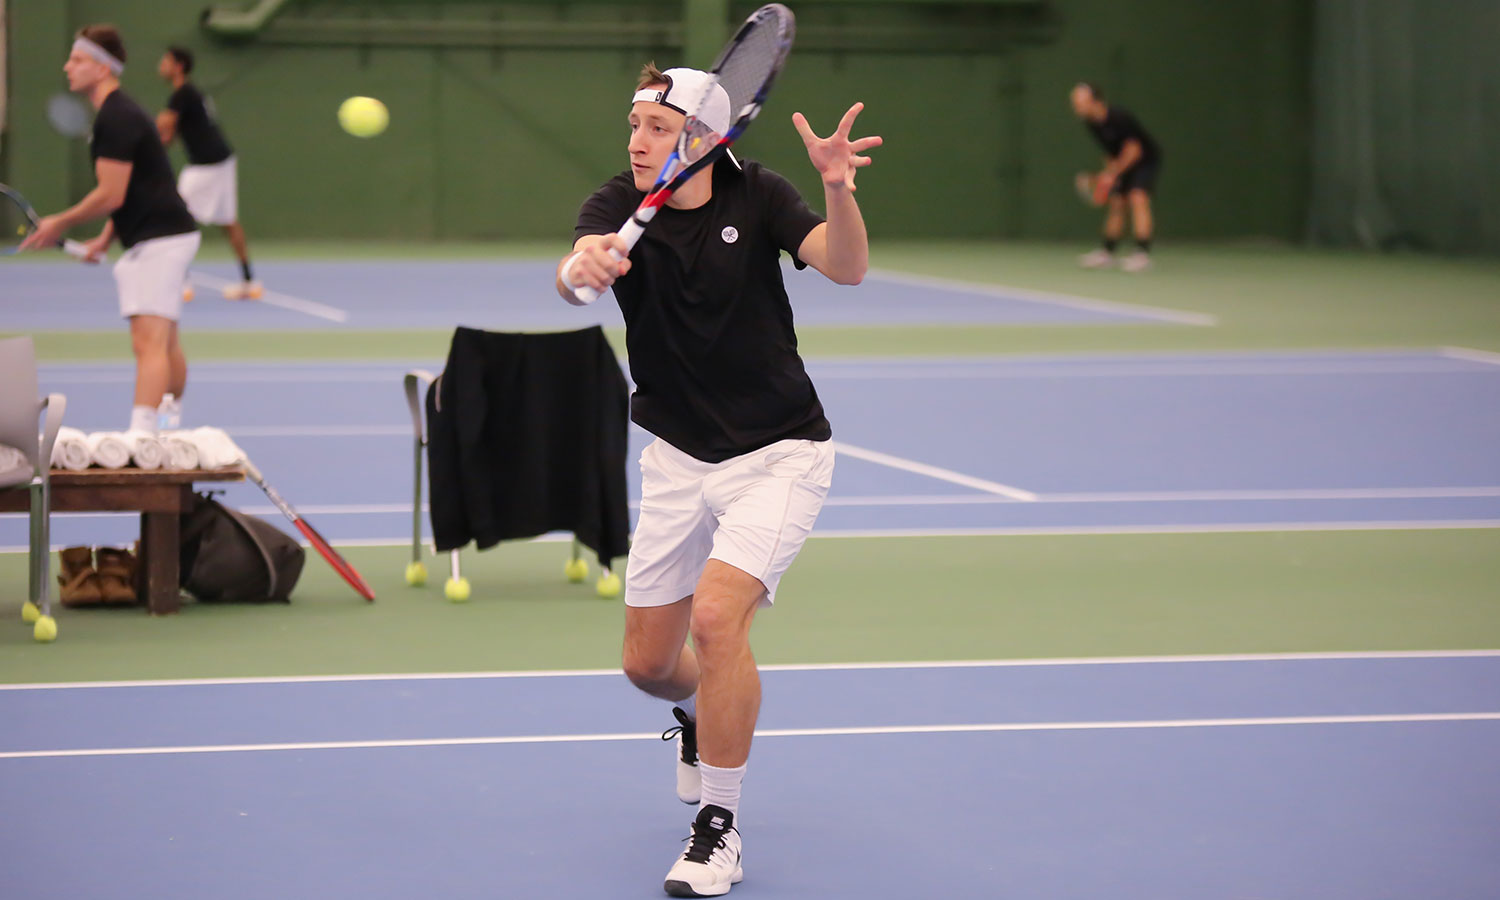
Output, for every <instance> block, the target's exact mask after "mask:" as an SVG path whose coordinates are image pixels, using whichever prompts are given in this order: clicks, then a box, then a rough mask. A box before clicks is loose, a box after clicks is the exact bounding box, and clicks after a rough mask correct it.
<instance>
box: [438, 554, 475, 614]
mask: <svg viewBox="0 0 1500 900" xmlns="http://www.w3.org/2000/svg"><path fill="white" fill-rule="evenodd" d="M448 571H449V573H450V574H449V576H448V583H447V584H445V585H443V594H444V596H446V597H447V598H448V599H449V600H452V601H453V602H454V603H462V602H464V601H465V600H467V599H469V579H467V578H465V577H464V576H463V573H462V572H460V571H459V568H458V551H457V550H453V551H451V552H450V553H449V554H448Z"/></svg>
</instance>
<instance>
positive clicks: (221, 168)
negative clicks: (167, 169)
mask: <svg viewBox="0 0 1500 900" xmlns="http://www.w3.org/2000/svg"><path fill="white" fill-rule="evenodd" d="M177 193H178V194H180V195H182V202H183V203H186V204H187V208H188V212H190V213H192V214H193V218H194V219H195V220H197V221H198V222H200V223H202V224H204V225H233V224H234V223H235V222H237V221H239V217H240V200H239V195H240V188H239V163H238V162H237V161H236V159H235V157H234V156H230V157H229V158H228V159H225V160H223V161H221V162H216V163H209V164H208V165H204V166H183V167H182V172H181V173H180V174H178V176H177Z"/></svg>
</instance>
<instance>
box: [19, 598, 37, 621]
mask: <svg viewBox="0 0 1500 900" xmlns="http://www.w3.org/2000/svg"><path fill="white" fill-rule="evenodd" d="M41 617H42V611H41V610H40V609H37V608H36V604H35V603H32V602H31V601H30V600H27V601H26V602H25V603H23V604H21V621H22V622H25V623H26V624H27V625H30V624H32V623H33V622H35V621H36V620H37V619H40V618H41Z"/></svg>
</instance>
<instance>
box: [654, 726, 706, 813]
mask: <svg viewBox="0 0 1500 900" xmlns="http://www.w3.org/2000/svg"><path fill="white" fill-rule="evenodd" d="M672 715H674V716H676V717H677V721H678V723H679V724H677V725H675V726H673V727H671V728H668V729H667V730H666V731H663V732H662V733H661V739H662V740H664V741H670V740H671V739H672V738H674V737H675V738H677V799H678V800H681V801H682V802H683V803H691V804H693V805H694V806H697V805H698V800H699V798H700V797H702V796H703V773H702V772H700V771H699V770H698V723H697V722H694V721H693V720H692V719H689V718H688V715H687V713H685V712H683V711H682V710H681V709H678V708H677V707H675V706H674V707H672Z"/></svg>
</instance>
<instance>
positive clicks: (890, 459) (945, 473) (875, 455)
mask: <svg viewBox="0 0 1500 900" xmlns="http://www.w3.org/2000/svg"><path fill="white" fill-rule="evenodd" d="M833 449H834V453H835V455H837V454H841V453H842V454H845V455H848V456H851V457H853V458H855V459H862V460H864V461H865V462H870V463H874V464H876V465H878V466H887V467H889V468H892V469H899V470H900V471H902V472H911V473H912V474H914V475H925V476H926V477H928V478H934V479H937V480H938V481H946V482H949V483H950V484H957V485H960V486H962V487H971V488H974V489H975V490H980V491H984V492H985V493H989V494H999V495H1000V496H1002V497H1009V498H1010V499H1012V500H1018V501H1021V502H1023V503H1029V502H1031V501H1033V500H1035V499H1036V494H1033V493H1032V492H1031V491H1028V490H1026V489H1024V488H1018V487H1015V486H1013V485H1009V484H1001V483H1000V482H998V481H990V480H988V479H984V478H976V477H975V476H973V475H965V474H963V473H962V472H955V471H953V470H952V469H944V468H942V467H940V466H933V465H928V464H927V463H922V462H917V461H916V460H911V459H905V458H903V457H900V456H892V455H891V454H889V453H881V452H880V451H878V450H869V449H866V448H864V447H856V446H854V445H853V444H848V443H845V442H843V441H834V442H833Z"/></svg>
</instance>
